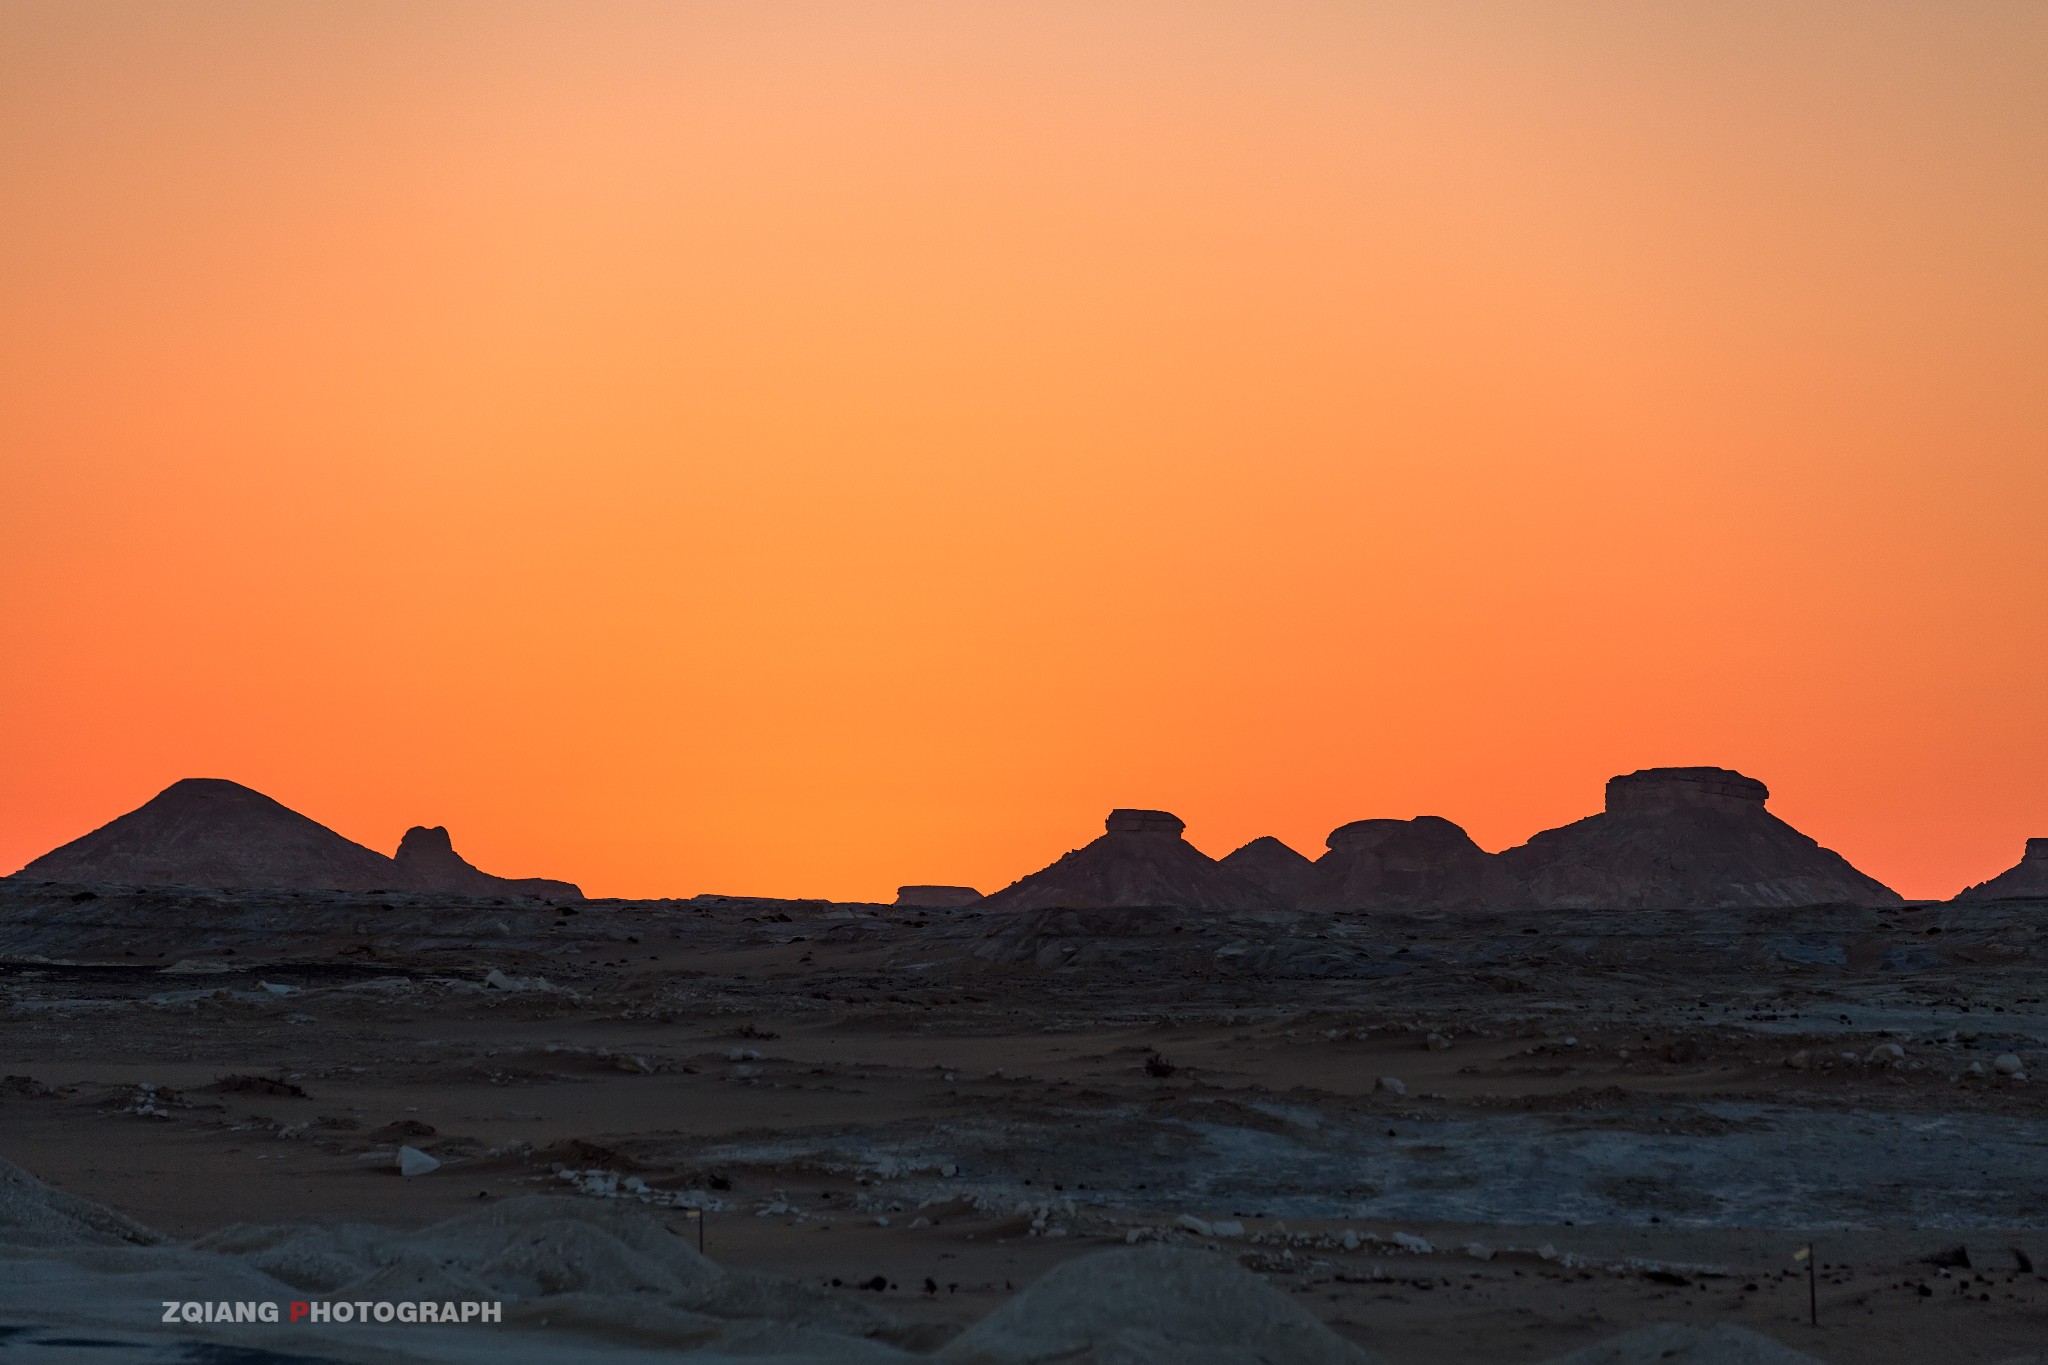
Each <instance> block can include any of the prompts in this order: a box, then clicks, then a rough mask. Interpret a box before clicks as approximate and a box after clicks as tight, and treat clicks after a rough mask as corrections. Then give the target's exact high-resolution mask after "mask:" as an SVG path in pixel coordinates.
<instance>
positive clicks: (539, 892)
mask: <svg viewBox="0 0 2048 1365" xmlns="http://www.w3.org/2000/svg"><path fill="white" fill-rule="evenodd" d="M392 862H393V863H395V864H396V865H397V867H398V871H399V873H400V875H401V876H402V878H403V881H402V883H401V885H403V886H404V887H405V888H406V889H407V890H409V891H438V892H443V893H445V894H448V895H453V896H541V897H565V898H567V899H570V900H581V899H582V898H583V892H582V889H581V888H579V887H577V886H575V885H573V884H571V883H569V882H558V881H552V880H550V879H548V878H546V877H495V876H492V875H491V874H490V873H488V872H485V871H483V870H482V869H481V868H478V867H477V866H476V865H475V864H473V863H471V862H470V861H469V860H468V859H466V858H464V857H463V856H462V855H461V854H460V853H457V852H456V851H455V841H454V840H453V839H451V838H449V837H448V830H447V828H446V827H445V826H442V825H433V826H427V825H414V826H413V827H412V828H411V829H409V830H407V831H406V832H405V837H404V838H403V839H401V840H399V843H398V853H397V856H395V857H394V858H393V859H392Z"/></svg>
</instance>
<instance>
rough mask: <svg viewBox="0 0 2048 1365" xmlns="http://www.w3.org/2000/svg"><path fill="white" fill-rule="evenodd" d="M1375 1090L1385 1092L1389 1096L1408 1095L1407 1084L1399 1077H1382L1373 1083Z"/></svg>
mask: <svg viewBox="0 0 2048 1365" xmlns="http://www.w3.org/2000/svg"><path fill="white" fill-rule="evenodd" d="M1373 1088H1374V1089H1375V1090H1380V1091H1384V1092H1385V1093H1387V1094H1389V1095H1405V1094H1407V1093H1408V1085H1407V1083H1406V1082H1405V1081H1403V1080H1402V1079H1401V1078H1400V1077H1399V1076H1382V1077H1380V1078H1379V1080H1378V1081H1376V1082H1374V1083H1373Z"/></svg>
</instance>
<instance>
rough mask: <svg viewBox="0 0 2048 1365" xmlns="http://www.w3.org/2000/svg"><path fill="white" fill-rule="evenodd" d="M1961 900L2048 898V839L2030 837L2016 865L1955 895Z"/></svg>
mask: <svg viewBox="0 0 2048 1365" xmlns="http://www.w3.org/2000/svg"><path fill="white" fill-rule="evenodd" d="M1956 899H1957V900H1959V901H2003V900H2048V839H2029V840H2027V851H2026V853H2025V854H2024V855H2023V856H2022V857H2021V858H2020V860H2019V863H2018V864H2017V865H2016V866H2013V867H2009V868H2007V869H2006V870H2005V871H2003V872H2001V873H1999V874H1998V875H1997V876H1996V877H1993V878H1992V879H1991V880H1990V881H1988V882H1978V883H1977V884H1976V885H1975V886H1972V887H1969V888H1967V889H1966V890H1964V891H1963V892H1962V894H1961V895H1959V896H1957V897H1956Z"/></svg>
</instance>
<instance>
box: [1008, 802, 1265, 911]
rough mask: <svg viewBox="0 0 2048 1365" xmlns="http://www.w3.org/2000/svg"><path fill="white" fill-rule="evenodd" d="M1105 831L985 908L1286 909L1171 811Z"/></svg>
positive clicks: (1116, 818)
mask: <svg viewBox="0 0 2048 1365" xmlns="http://www.w3.org/2000/svg"><path fill="white" fill-rule="evenodd" d="M1104 826H1105V829H1106V831H1107V832H1106V833H1104V834H1103V836H1102V837H1101V838H1099V839H1097V840H1096V841H1095V842H1094V843H1092V844H1089V845H1088V846H1087V847H1085V848H1078V849H1075V850H1074V851H1073V852H1072V853H1068V854H1066V855H1065V856H1063V857H1062V858H1061V859H1060V860H1059V861H1058V862H1056V863H1054V864H1052V865H1051V866H1050V867H1046V868H1042V869H1040V870H1039V871H1037V872H1034V873H1032V874H1031V875H1030V876H1028V877H1025V878H1023V879H1021V880H1019V881H1016V882H1012V883H1011V884H1010V885H1009V886H1007V887H1005V888H1004V889H1002V890H1001V891H998V892H996V893H995V894H994V895H992V896H990V897H989V898H988V899H987V900H985V901H983V902H982V905H983V906H984V907H985V908H987V909H990V910H1044V909H1052V908H1062V909H1075V910H1093V909H1108V908H1112V907H1117V906H1162V907H1164V906H1170V907H1175V908H1179V909H1188V910H1275V909H1279V908H1280V902H1279V901H1278V900H1277V899H1276V898H1275V897H1274V896H1273V895H1272V893H1270V892H1268V891H1267V890H1266V889H1265V888H1264V887H1261V886H1257V885H1255V884H1253V883H1252V882H1249V881H1246V880H1245V879H1244V878H1242V877H1240V876H1238V875H1237V874H1236V873H1234V872H1231V871H1229V870H1228V869H1226V868H1225V867H1223V865H1222V864H1220V863H1218V862H1217V861H1216V860H1215V859H1214V858H1211V857H1210V856H1209V855H1208V854H1206V853H1204V852H1202V851H1201V850H1200V849H1198V848H1196V847H1195V846H1194V845H1193V844H1190V843H1188V842H1187V841H1186V840H1185V839H1183V838H1181V837H1180V832H1181V830H1183V829H1185V828H1186V826H1185V825H1183V824H1182V823H1181V821H1180V820H1179V819H1178V818H1177V817H1175V816H1172V815H1169V814H1167V813H1166V812H1165V811H1159V810H1113V811H1111V812H1110V813H1109V819H1108V820H1106V821H1104Z"/></svg>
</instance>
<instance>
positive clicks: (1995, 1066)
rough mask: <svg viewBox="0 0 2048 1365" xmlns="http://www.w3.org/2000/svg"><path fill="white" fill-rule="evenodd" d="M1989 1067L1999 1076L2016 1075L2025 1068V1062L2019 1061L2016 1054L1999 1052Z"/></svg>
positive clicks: (2021, 1072)
mask: <svg viewBox="0 0 2048 1365" xmlns="http://www.w3.org/2000/svg"><path fill="white" fill-rule="evenodd" d="M1991 1069H1992V1070H1993V1071H1996V1072H1997V1073H1998V1074H1999V1075H2001V1076H2018V1075H2021V1074H2023V1073H2024V1072H2025V1071H2026V1069H2027V1068H2026V1064H2025V1063H2023V1062H2021V1061H2020V1059H2019V1057H2018V1055H2017V1054H2015V1053H2011V1052H2001V1053H1999V1054H1998V1057H1997V1059H1996V1060H1995V1061H1993V1062H1992V1063H1991Z"/></svg>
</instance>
